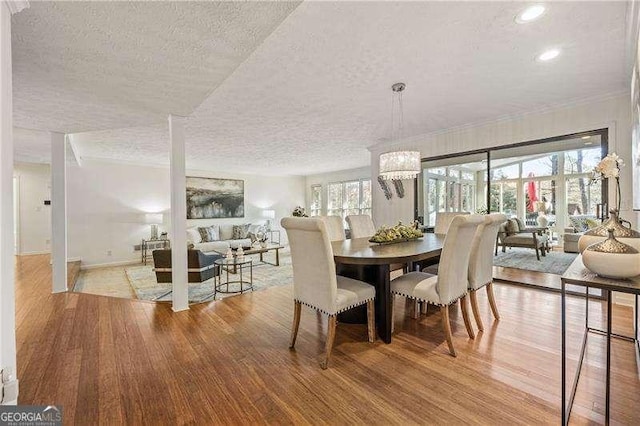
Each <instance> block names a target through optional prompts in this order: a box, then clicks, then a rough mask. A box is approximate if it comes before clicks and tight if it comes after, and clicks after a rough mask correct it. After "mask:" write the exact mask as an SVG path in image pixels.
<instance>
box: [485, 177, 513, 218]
mask: <svg viewBox="0 0 640 426" xmlns="http://www.w3.org/2000/svg"><path fill="white" fill-rule="evenodd" d="M517 186H518V185H517V183H516V182H496V183H492V184H491V211H492V212H500V213H504V214H506V215H507V217H512V216H515V215H516V214H517V212H518V211H517V200H518V192H517V191H518V189H517Z"/></svg>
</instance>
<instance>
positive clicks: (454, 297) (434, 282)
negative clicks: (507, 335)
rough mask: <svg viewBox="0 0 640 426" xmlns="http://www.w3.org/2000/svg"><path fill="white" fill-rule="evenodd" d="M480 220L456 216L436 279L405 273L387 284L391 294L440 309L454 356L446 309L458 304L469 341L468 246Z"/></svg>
mask: <svg viewBox="0 0 640 426" xmlns="http://www.w3.org/2000/svg"><path fill="white" fill-rule="evenodd" d="M482 222H483V218H482V216H478V215H467V216H462V215H459V216H457V217H455V218H454V219H453V220H452V221H451V226H450V227H449V230H448V232H447V236H446V238H445V240H444V246H443V248H442V254H441V255H440V264H439V269H438V275H433V274H428V273H425V272H409V273H408V274H404V275H402V276H400V277H398V278H395V279H393V280H392V281H391V293H392V294H394V295H400V296H405V297H406V298H409V299H414V300H417V301H419V302H423V303H424V302H426V303H429V304H432V305H437V306H440V312H441V313H442V326H443V329H444V333H445V337H446V339H447V344H448V345H449V352H450V353H451V355H452V356H456V351H455V349H454V347H453V338H452V336H451V324H450V322H449V306H450V305H452V304H454V303H456V302H457V301H458V300H460V306H461V308H462V316H463V318H464V325H465V327H466V329H467V333H468V334H469V337H470V338H472V339H473V338H474V337H475V334H474V332H473V328H472V327H471V322H470V321H469V313H468V309H467V299H466V296H467V293H468V275H469V272H468V271H469V258H470V256H471V244H469V241H472V240H473V236H474V235H475V233H476V230H477V229H478V226H480V224H481V223H482Z"/></svg>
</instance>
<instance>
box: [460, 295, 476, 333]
mask: <svg viewBox="0 0 640 426" xmlns="http://www.w3.org/2000/svg"><path fill="white" fill-rule="evenodd" d="M460 306H461V307H462V318H463V319H464V326H465V327H466V329H467V334H468V335H469V338H470V339H475V338H476V333H475V332H474V331H473V326H472V325H471V319H470V318H469V308H468V303H467V296H462V297H461V298H460Z"/></svg>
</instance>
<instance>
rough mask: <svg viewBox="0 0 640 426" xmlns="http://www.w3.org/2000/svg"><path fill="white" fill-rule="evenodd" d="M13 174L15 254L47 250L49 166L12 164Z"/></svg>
mask: <svg viewBox="0 0 640 426" xmlns="http://www.w3.org/2000/svg"><path fill="white" fill-rule="evenodd" d="M13 175H14V176H16V177H17V179H18V185H19V192H18V203H19V204H18V217H17V218H16V220H17V221H18V227H19V232H18V235H19V240H18V241H19V247H18V249H19V252H18V254H42V253H49V252H50V251H51V206H45V205H44V201H45V200H51V168H50V166H49V165H48V164H34V163H16V164H15V165H14V172H13Z"/></svg>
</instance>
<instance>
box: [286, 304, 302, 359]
mask: <svg viewBox="0 0 640 426" xmlns="http://www.w3.org/2000/svg"><path fill="white" fill-rule="evenodd" d="M301 310H302V303H300V302H296V301H294V302H293V325H292V326H291V342H290V343H289V349H293V347H294V346H295V344H296V337H298V327H299V326H300V311H301Z"/></svg>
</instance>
